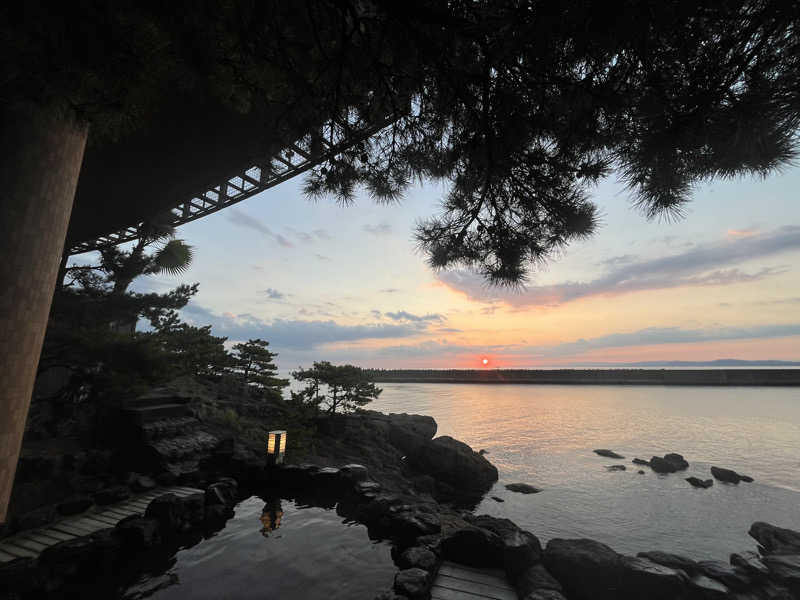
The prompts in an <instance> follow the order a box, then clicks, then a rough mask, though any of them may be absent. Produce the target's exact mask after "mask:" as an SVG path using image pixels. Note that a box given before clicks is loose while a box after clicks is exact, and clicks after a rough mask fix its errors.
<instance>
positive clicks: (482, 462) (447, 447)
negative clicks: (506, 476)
mask: <svg viewBox="0 0 800 600" xmlns="http://www.w3.org/2000/svg"><path fill="white" fill-rule="evenodd" d="M408 462H409V464H411V466H413V467H414V468H416V469H417V470H419V471H421V472H423V473H427V474H428V475H431V476H432V477H435V478H436V479H440V480H442V481H444V482H445V483H448V484H450V485H452V486H454V487H455V488H457V489H460V490H465V491H484V490H487V489H489V488H490V487H491V486H492V484H493V483H494V482H495V481H497V468H496V467H495V466H494V465H493V464H492V463H490V462H489V461H488V460H486V458H484V457H483V456H481V455H480V454H478V453H477V452H474V451H473V450H472V448H470V447H469V446H467V445H466V444H465V443H463V442H459V441H458V440H455V439H453V438H451V437H449V436H442V437H438V438H436V439H434V440H431V441H426V442H425V443H424V444H423V445H422V446H421V447H420V448H419V450H418V451H416V452H415V453H413V454H411V455H409V457H408Z"/></svg>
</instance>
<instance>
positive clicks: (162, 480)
mask: <svg viewBox="0 0 800 600" xmlns="http://www.w3.org/2000/svg"><path fill="white" fill-rule="evenodd" d="M177 479H178V478H177V477H176V476H175V473H171V472H169V471H164V472H163V473H159V474H158V475H156V482H157V483H158V485H163V486H170V485H175V482H176V481H177Z"/></svg>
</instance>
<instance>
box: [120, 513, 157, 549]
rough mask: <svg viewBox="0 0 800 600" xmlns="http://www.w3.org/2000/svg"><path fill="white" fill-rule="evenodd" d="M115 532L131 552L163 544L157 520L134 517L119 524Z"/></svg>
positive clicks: (127, 518)
mask: <svg viewBox="0 0 800 600" xmlns="http://www.w3.org/2000/svg"><path fill="white" fill-rule="evenodd" d="M115 531H116V532H117V534H118V535H119V536H120V538H121V539H122V541H123V543H124V544H125V545H126V546H127V547H129V548H130V549H131V550H141V549H144V548H152V547H154V546H158V545H159V544H161V533H160V531H159V525H158V521H156V520H155V519H143V518H142V517H141V516H139V515H132V516H130V517H126V518H125V519H122V520H121V521H120V522H119V523H117V526H116V528H115Z"/></svg>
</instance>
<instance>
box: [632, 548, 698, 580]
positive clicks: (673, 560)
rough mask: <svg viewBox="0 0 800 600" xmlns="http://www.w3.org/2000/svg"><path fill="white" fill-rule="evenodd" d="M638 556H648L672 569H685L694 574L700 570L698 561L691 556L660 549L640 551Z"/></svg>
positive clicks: (686, 571)
mask: <svg viewBox="0 0 800 600" xmlns="http://www.w3.org/2000/svg"><path fill="white" fill-rule="evenodd" d="M637 556H639V557H641V558H646V559H648V560H651V561H652V562H654V563H657V564H659V565H664V566H665V567H669V568H671V569H676V570H679V571H683V572H685V573H687V574H689V575H694V574H695V573H697V571H698V566H697V562H695V561H693V560H692V559H691V558H686V557H685V556H681V555H679V554H671V553H670V552H661V551H660V550H651V551H649V552H639V554H637Z"/></svg>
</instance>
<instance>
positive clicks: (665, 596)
mask: <svg viewBox="0 0 800 600" xmlns="http://www.w3.org/2000/svg"><path fill="white" fill-rule="evenodd" d="M688 583H689V576H688V575H687V574H686V573H684V572H683V571H680V570H677V569H672V568H670V567H665V566H664V565H660V564H658V563H656V562H653V561H651V560H648V559H647V558H642V557H634V556H624V557H623V558H622V582H621V594H620V597H621V598H631V599H633V598H637V599H638V598H647V599H648V600H673V599H675V598H682V597H683V595H684V593H685V591H686V587H687V585H688Z"/></svg>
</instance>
